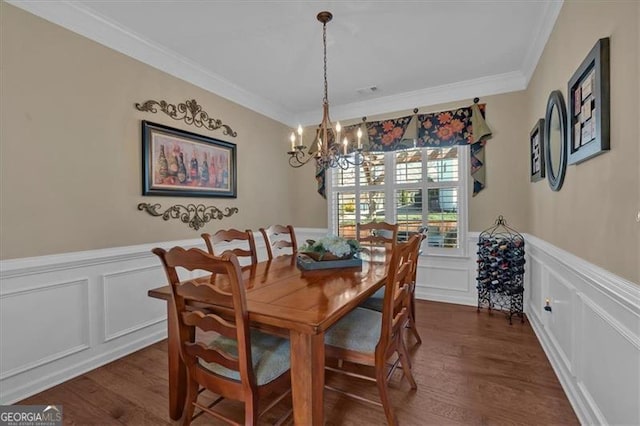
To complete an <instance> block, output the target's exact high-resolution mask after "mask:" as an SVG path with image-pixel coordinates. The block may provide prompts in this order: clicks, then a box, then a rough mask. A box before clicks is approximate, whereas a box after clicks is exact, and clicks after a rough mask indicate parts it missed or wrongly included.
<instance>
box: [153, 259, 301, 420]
mask: <svg viewBox="0 0 640 426" xmlns="http://www.w3.org/2000/svg"><path fill="white" fill-rule="evenodd" d="M153 253H154V254H156V255H157V256H158V257H159V258H160V260H161V261H162V264H163V266H164V270H165V273H166V275H167V279H168V280H169V283H170V287H171V295H172V303H173V306H174V308H175V309H173V316H172V317H170V318H169V319H168V320H169V321H173V322H174V324H176V326H177V327H176V328H177V330H178V336H179V352H180V358H181V359H182V361H183V362H184V364H185V365H186V368H187V398H186V401H185V407H184V411H183V417H182V419H181V420H182V424H183V425H189V424H190V423H191V421H192V420H193V419H194V418H196V417H198V416H200V415H201V414H203V413H207V414H210V415H211V416H213V417H215V418H217V419H220V420H223V421H226V422H228V423H231V424H238V423H236V422H234V421H233V420H232V419H229V418H227V417H225V416H223V415H222V414H221V413H219V412H216V411H213V410H212V408H213V407H214V406H215V405H216V404H218V403H219V402H220V401H222V400H223V399H225V398H229V399H233V400H238V401H243V402H244V405H245V410H244V411H245V423H244V424H246V425H254V424H256V423H257V419H258V417H260V415H261V414H263V413H264V412H265V411H267V410H269V409H270V408H272V407H273V406H275V405H276V404H277V403H278V402H280V401H281V400H282V399H283V398H284V397H285V396H287V394H288V393H289V392H290V387H291V385H290V371H289V359H290V348H289V341H288V340H286V339H282V338H279V337H275V336H273V335H269V334H265V333H262V332H260V331H258V330H253V329H250V327H249V315H248V313H247V301H246V296H245V289H244V286H243V285H242V276H241V270H240V265H239V263H238V259H237V257H236V256H235V255H234V254H232V253H224V254H222V256H220V257H216V256H212V255H210V254H208V253H206V252H204V251H203V250H200V249H197V248H192V249H189V250H185V249H183V248H182V247H174V248H172V249H171V250H169V251H166V250H164V249H161V248H156V249H153ZM179 267H181V268H184V269H186V270H188V271H194V270H198V271H204V272H208V273H211V276H210V277H211V278H209V279H206V278H205V279H202V278H200V279H195V280H186V281H184V282H180V280H179V277H178V274H177V271H176V268H179ZM212 305H216V306H217V307H218V308H219V309H221V308H222V307H224V308H227V309H230V312H232V314H230V315H228V316H225V318H224V319H223V318H222V317H221V316H219V315H217V314H215V313H213V311H212V310H211V309H210V308H211V307H212ZM208 308H209V309H208ZM211 332H215V333H217V337H215V338H212V339H209V340H206V339H205V338H204V337H203V334H202V333H209V335H211V334H212V333H211ZM204 390H209V391H211V392H213V393H215V394H217V395H219V398H217V399H215V401H213V403H211V404H209V405H203V404H202V403H200V402H198V396H199V394H200V393H201V392H202V391H204ZM278 391H280V392H281V393H282V394H281V395H279V396H278V397H277V398H276V399H275V400H274V401H273V402H272V403H271V404H269V406H268V407H266V409H265V410H264V411H263V412H262V413H259V412H258V402H259V397H262V396H266V395H268V394H271V393H275V392H278ZM196 407H197V408H198V409H199V410H200V412H199V413H197V414H196V415H195V416H194V415H193V414H194V411H195V408H196Z"/></svg>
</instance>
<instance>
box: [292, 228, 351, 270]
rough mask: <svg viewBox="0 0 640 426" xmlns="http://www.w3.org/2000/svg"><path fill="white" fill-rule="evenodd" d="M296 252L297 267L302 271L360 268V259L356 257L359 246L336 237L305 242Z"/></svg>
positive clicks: (328, 236)
mask: <svg viewBox="0 0 640 426" xmlns="http://www.w3.org/2000/svg"><path fill="white" fill-rule="evenodd" d="M298 251H299V253H300V256H298V266H300V267H301V268H302V269H307V270H311V269H331V268H345V267H357V266H362V259H360V258H359V257H358V256H357V254H358V252H359V251H360V244H358V242H357V241H356V240H348V239H346V238H342V237H339V236H337V235H327V236H325V237H322V238H320V239H319V240H317V241H314V240H307V241H306V244H305V245H303V246H302V247H300V249H299V250H298Z"/></svg>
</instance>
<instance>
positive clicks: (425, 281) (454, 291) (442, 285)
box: [416, 233, 478, 306]
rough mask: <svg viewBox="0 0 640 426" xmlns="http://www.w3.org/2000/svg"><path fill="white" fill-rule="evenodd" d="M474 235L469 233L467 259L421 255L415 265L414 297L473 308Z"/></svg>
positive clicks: (474, 300)
mask: <svg viewBox="0 0 640 426" xmlns="http://www.w3.org/2000/svg"><path fill="white" fill-rule="evenodd" d="M477 242H478V234H477V233H470V234H469V239H468V241H467V244H468V248H467V249H468V256H467V257H453V256H452V257H449V256H422V257H421V258H420V260H419V262H418V274H417V276H416V297H417V298H419V299H426V300H435V301H438V302H447V303H457V304H459V305H471V306H476V305H477V302H478V301H477V299H478V290H477V289H476V269H477V266H476V265H477V263H476V251H477V250H478V246H477V245H476V244H477Z"/></svg>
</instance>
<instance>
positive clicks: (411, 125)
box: [316, 103, 491, 197]
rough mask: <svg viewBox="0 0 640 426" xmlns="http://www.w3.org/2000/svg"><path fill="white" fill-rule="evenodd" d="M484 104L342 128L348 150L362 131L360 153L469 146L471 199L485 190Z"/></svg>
mask: <svg viewBox="0 0 640 426" xmlns="http://www.w3.org/2000/svg"><path fill="white" fill-rule="evenodd" d="M484 116H485V104H478V103H474V104H473V105H471V106H469V107H464V108H457V109H453V110H450V111H442V112H435V113H429V114H418V113H417V110H414V114H413V115H410V116H406V117H400V118H395V119H387V120H380V121H371V122H367V121H363V123H362V124H355V125H352V126H347V127H346V128H345V135H346V137H347V138H348V139H349V141H350V146H351V147H355V146H356V140H357V138H356V136H355V134H356V132H357V130H358V128H362V130H363V139H362V147H363V151H365V152H366V151H378V152H380V151H397V150H401V149H407V148H412V147H416V148H422V147H447V146H454V145H471V147H470V150H471V176H472V177H473V195H474V196H475V195H476V194H477V193H478V192H480V191H481V190H482V189H483V188H484V186H485V170H484V166H485V163H484V144H485V143H486V140H487V139H488V138H489V137H491V130H490V129H489V127H488V126H487V124H486V122H485V120H484ZM316 179H317V180H318V192H319V193H320V194H321V195H322V196H323V197H324V196H325V188H324V171H323V170H317V172H316Z"/></svg>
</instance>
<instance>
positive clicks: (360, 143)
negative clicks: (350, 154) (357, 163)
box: [358, 127, 362, 149]
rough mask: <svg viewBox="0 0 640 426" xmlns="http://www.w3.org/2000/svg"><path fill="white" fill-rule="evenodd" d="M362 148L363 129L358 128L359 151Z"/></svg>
mask: <svg viewBox="0 0 640 426" xmlns="http://www.w3.org/2000/svg"><path fill="white" fill-rule="evenodd" d="M361 148H362V129H361V128H360V127H358V149H361Z"/></svg>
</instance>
